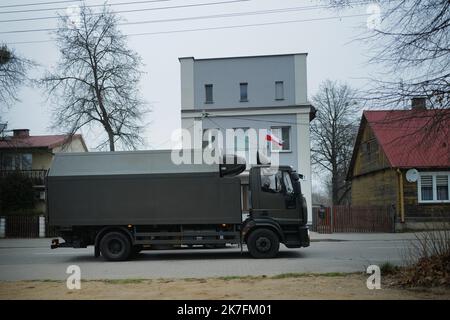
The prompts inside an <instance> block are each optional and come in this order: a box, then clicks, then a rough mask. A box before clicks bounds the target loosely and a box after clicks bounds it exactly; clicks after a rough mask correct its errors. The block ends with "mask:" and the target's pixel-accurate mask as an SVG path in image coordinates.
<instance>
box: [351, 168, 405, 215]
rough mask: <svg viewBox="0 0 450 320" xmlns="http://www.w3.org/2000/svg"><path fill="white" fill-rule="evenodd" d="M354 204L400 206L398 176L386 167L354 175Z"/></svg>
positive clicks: (352, 192) (352, 195)
mask: <svg viewBox="0 0 450 320" xmlns="http://www.w3.org/2000/svg"><path fill="white" fill-rule="evenodd" d="M351 200H352V205H362V206H366V205H368V206H389V205H395V206H396V208H398V177H397V173H396V172H395V171H394V170H392V169H385V170H380V171H376V172H373V173H368V174H366V175H362V176H358V177H354V178H353V180H352V190H351Z"/></svg>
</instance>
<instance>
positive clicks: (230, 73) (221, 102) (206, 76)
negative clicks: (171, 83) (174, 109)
mask: <svg viewBox="0 0 450 320" xmlns="http://www.w3.org/2000/svg"><path fill="white" fill-rule="evenodd" d="M306 56H307V55H306V54H295V55H294V54H292V55H273V56H253V57H236V58H219V59H198V60H195V59H194V58H181V59H180V63H181V89H182V94H181V106H182V110H186V109H219V108H240V107H243V108H248V107H261V106H270V107H272V106H275V107H276V106H280V107H283V106H290V105H298V104H306V103H307V102H308V101H307V84H306V72H307V70H306ZM276 81H283V86H284V99H283V100H276V99H275V82H276ZM240 83H248V101H246V102H241V101H240ZM206 84H212V85H213V102H214V103H205V85H206Z"/></svg>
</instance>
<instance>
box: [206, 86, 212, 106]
mask: <svg viewBox="0 0 450 320" xmlns="http://www.w3.org/2000/svg"><path fill="white" fill-rule="evenodd" d="M205 103H213V85H212V84H205Z"/></svg>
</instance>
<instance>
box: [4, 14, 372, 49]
mask: <svg viewBox="0 0 450 320" xmlns="http://www.w3.org/2000/svg"><path fill="white" fill-rule="evenodd" d="M367 16H369V14H354V15H346V16H332V17H322V18H315V19H298V20H285V21H277V22H265V23H254V24H243V25H233V26H219V27H209V28H196V29H181V30H169V31H157V32H143V33H130V34H125V35H126V36H130V37H133V36H144V35H158V34H171V33H182V32H195V31H208V30H220V29H235V28H246V27H258V26H267V25H277V24H289V23H298V22H310V21H323V20H334V19H345V18H356V17H367ZM53 41H55V40H54V39H53V40H37V41H20V42H12V43H9V44H10V45H16V44H31V43H44V42H53Z"/></svg>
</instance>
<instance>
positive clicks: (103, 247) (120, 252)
mask: <svg viewBox="0 0 450 320" xmlns="http://www.w3.org/2000/svg"><path fill="white" fill-rule="evenodd" d="M100 252H101V253H102V256H103V257H104V258H105V259H106V260H109V261H123V260H127V259H128V258H129V257H130V254H131V243H130V240H129V239H128V237H127V236H126V235H124V234H123V233H121V232H109V233H107V234H106V235H105V236H104V237H103V238H102V240H101V241H100Z"/></svg>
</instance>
